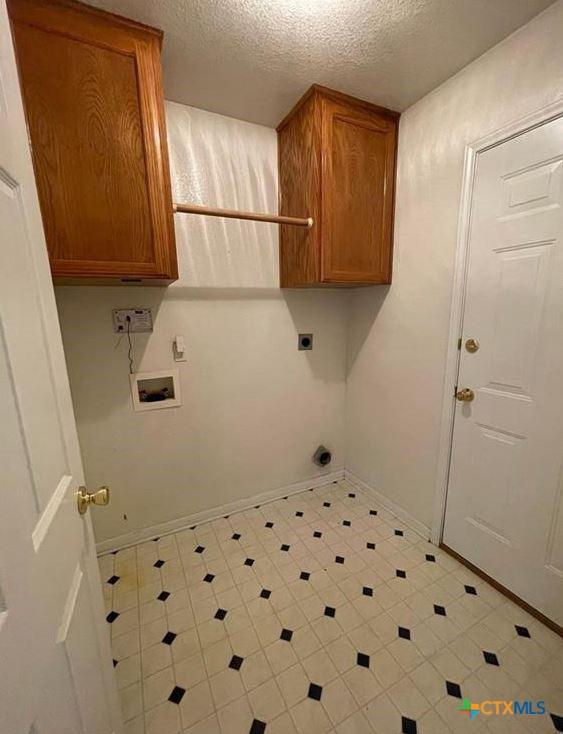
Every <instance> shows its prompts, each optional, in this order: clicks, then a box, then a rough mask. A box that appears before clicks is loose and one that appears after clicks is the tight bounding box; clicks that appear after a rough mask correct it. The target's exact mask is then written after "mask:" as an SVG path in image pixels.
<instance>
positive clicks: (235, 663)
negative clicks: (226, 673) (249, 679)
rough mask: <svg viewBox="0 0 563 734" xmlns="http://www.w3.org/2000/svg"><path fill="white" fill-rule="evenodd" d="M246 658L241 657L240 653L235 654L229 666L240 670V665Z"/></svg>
mask: <svg viewBox="0 0 563 734" xmlns="http://www.w3.org/2000/svg"><path fill="white" fill-rule="evenodd" d="M243 660H244V658H240V657H239V656H238V655H233V657H232V658H231V662H230V663H229V668H232V669H233V670H240V666H241V665H242V663H243Z"/></svg>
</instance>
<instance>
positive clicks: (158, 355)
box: [56, 103, 347, 541]
mask: <svg viewBox="0 0 563 734" xmlns="http://www.w3.org/2000/svg"><path fill="white" fill-rule="evenodd" d="M167 122H168V134H169V145H170V157H171V168H172V182H173V195H174V198H175V200H177V201H195V202H199V203H208V204H216V205H218V206H225V207H236V208H242V209H253V210H257V211H277V147H276V133H275V131H273V130H270V129H268V128H264V127H260V126H258V125H251V124H248V123H243V122H239V121H236V120H233V119H230V118H226V117H222V116H220V115H214V114H211V113H208V112H203V111H201V110H196V109H193V108H188V107H184V106H181V105H177V104H171V103H168V104H167ZM175 222H176V244H177V248H178V256H179V264H180V271H181V274H180V280H179V281H178V282H177V283H175V284H174V285H172V286H171V287H169V288H167V289H161V288H133V287H126V286H121V287H104V288H102V287H59V288H57V289H56V290H57V301H58V306H59V314H60V319H61V326H62V331H63V339H64V345H65V353H66V357H67V362H68V367H69V373H70V381H71V388H72V393H73V400H74V405H75V412H76V418H77V423H78V432H79V437H80V442H81V446H82V453H83V459H84V464H85V472H86V478H87V481H88V484H89V486H90V487H96V486H97V485H98V484H103V483H107V484H109V485H110V486H111V488H112V490H113V498H112V502H111V504H110V506H109V507H108V508H106V509H104V510H103V511H100V512H95V513H92V516H93V519H94V523H95V530H96V536H97V539H98V541H104V540H107V539H111V538H116V537H118V536H121V535H123V534H126V533H129V532H134V531H137V530H139V529H142V528H145V527H147V526H153V525H155V524H159V523H163V522H166V521H169V520H175V519H177V518H181V517H184V516H188V515H192V514H193V513H196V512H200V511H203V510H207V509H209V508H213V507H216V506H218V505H223V504H224V503H228V502H231V501H235V500H239V499H241V498H244V497H249V496H251V495H254V494H257V493H260V492H265V491H268V490H273V489H275V488H277V487H280V486H285V485H288V484H291V483H294V482H299V481H301V480H304V479H307V478H309V477H312V476H315V475H318V474H320V473H322V472H321V470H319V469H318V468H317V467H316V466H315V465H314V464H313V463H312V462H311V454H312V452H313V450H314V449H315V448H316V447H317V445H318V444H319V443H321V442H324V443H326V445H327V446H330V447H331V448H332V449H333V450H334V460H333V465H332V466H331V470H332V469H338V468H342V467H343V464H344V452H343V444H344V414H345V408H344V400H345V333H346V311H345V309H346V305H347V304H346V297H345V294H344V293H341V292H335V291H331V292H321V291H285V292H282V291H280V290H279V287H278V242H277V227H276V226H275V225H267V224H260V223H251V222H237V221H234V220H221V219H212V218H208V217H195V216H189V215H181V214H180V215H176V219H175ZM134 306H152V308H153V314H154V315H155V317H156V318H155V328H154V332H153V333H152V334H150V335H134V336H133V340H134V360H135V364H134V369H135V370H136V371H143V370H156V369H166V368H168V367H171V366H177V367H179V369H180V377H181V386H182V395H183V405H182V407H180V408H175V409H173V408H171V409H168V410H159V411H154V412H149V413H134V412H133V410H132V407H131V399H130V394H129V378H128V363H127V359H126V343H125V339H122V340H121V343H120V344H119V345H117V346H116V335H115V334H114V333H113V331H112V323H111V310H112V308H115V307H134ZM300 331H306V332H309V331H311V332H313V333H314V350H313V351H312V352H298V351H297V333H298V332H300ZM175 334H182V335H184V336H185V338H186V341H187V346H188V361H187V363H178V364H176V363H174V361H173V359H172V338H173V336H174V335H175ZM123 514H126V515H127V517H128V520H127V521H124V520H123ZM121 540H122V541H123V540H126V539H123V538H122V539H121Z"/></svg>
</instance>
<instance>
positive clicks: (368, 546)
mask: <svg viewBox="0 0 563 734" xmlns="http://www.w3.org/2000/svg"><path fill="white" fill-rule="evenodd" d="M366 548H367V549H368V550H375V543H366Z"/></svg>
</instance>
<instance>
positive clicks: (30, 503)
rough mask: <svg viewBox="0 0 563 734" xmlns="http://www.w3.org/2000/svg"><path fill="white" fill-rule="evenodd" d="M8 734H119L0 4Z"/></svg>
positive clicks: (0, 638) (3, 681)
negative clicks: (79, 501)
mask: <svg viewBox="0 0 563 734" xmlns="http://www.w3.org/2000/svg"><path fill="white" fill-rule="evenodd" d="M0 465H1V467H2V487H1V491H0V496H1V498H2V504H1V508H0V732H2V734H111V733H112V732H115V733H116V734H117V733H118V732H120V731H121V723H120V717H119V711H118V704H117V692H116V687H115V681H114V677H113V670H112V665H111V656H110V648H109V639H108V634H107V631H106V629H105V628H104V625H105V623H104V621H103V602H102V595H101V589H100V581H99V574H98V569H97V564H96V559H95V553H94V543H93V536H92V527H91V524H90V519H89V516H88V515H85V516H82V517H81V516H79V514H78V512H77V509H76V491H77V488H78V485H79V484H80V483H81V482H82V468H81V462H80V454H79V448H78V441H77V436H76V427H75V424H74V417H73V411H72V404H71V399H70V391H69V386H68V379H67V373H66V368H65V362H64V357H63V351H62V342H61V336H60V331H59V325H58V320H57V313H56V308H55V300H54V294H53V287H52V284H51V277H50V272H49V264H48V261H47V255H46V249H45V240H44V237H43V229H42V225H41V218H40V214H39V205H38V200H37V194H36V190H35V183H34V179H33V171H32V165H31V157H30V152H29V146H28V141H27V133H26V127H25V121H24V116H23V109H22V103H21V96H20V91H19V87H18V81H17V73H16V66H15V60H14V54H13V48H12V42H11V37H10V29H9V22H8V17H7V13H6V7H5V3H4V0H0Z"/></svg>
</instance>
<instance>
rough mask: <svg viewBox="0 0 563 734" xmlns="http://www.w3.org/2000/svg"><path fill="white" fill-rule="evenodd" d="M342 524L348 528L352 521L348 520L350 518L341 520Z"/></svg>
mask: <svg viewBox="0 0 563 734" xmlns="http://www.w3.org/2000/svg"><path fill="white" fill-rule="evenodd" d="M342 524H343V525H344V527H345V528H349V527H350V525H351V524H352V523H351V522H350V520H342Z"/></svg>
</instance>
